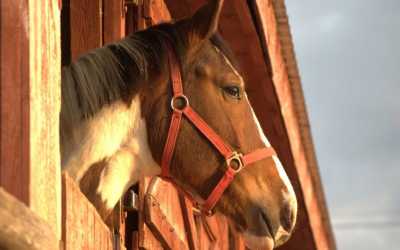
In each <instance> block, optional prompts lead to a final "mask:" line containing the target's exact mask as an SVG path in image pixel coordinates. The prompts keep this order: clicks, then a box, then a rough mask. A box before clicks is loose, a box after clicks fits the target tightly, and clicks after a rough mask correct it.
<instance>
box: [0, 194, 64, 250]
mask: <svg viewBox="0 0 400 250" xmlns="http://www.w3.org/2000/svg"><path fill="white" fill-rule="evenodd" d="M0 201H1V202H0V249H18V250H42V249H49V250H57V249H59V241H58V239H57V236H56V234H55V232H54V229H53V228H52V227H51V226H50V225H49V224H48V223H47V222H46V221H45V220H43V219H42V218H40V217H39V216H38V215H36V213H34V212H32V210H30V209H29V208H28V207H27V206H26V205H25V204H24V203H22V202H21V201H19V200H18V199H16V198H15V197H14V196H13V195H11V194H9V193H7V192H6V191H5V190H4V189H3V188H0Z"/></svg>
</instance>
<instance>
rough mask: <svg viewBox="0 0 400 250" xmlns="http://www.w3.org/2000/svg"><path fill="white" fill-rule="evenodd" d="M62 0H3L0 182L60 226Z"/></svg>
mask: <svg viewBox="0 0 400 250" xmlns="http://www.w3.org/2000/svg"><path fill="white" fill-rule="evenodd" d="M59 15H60V12H59V9H58V1H57V0H36V1H28V0H24V1H14V0H3V1H0V19H1V20H0V34H1V35H0V131H1V132H0V164H1V165H0V185H1V186H2V187H3V188H4V189H5V190H6V191H7V192H9V193H10V194H12V195H14V196H15V197H16V198H18V199H19V200H21V201H22V202H24V203H25V204H26V205H27V206H28V207H29V208H30V209H31V210H32V211H34V212H35V213H36V214H38V215H39V217H41V218H42V219H44V220H45V221H46V222H48V224H49V225H50V227H51V228H52V229H53V230H54V232H56V234H57V235H58V237H60V235H61V230H60V228H61V227H60V213H61V204H60V197H61V196H60V190H61V189H60V188H61V186H60V185H61V181H60V165H59V159H60V158H59V140H58V139H59V138H58V114H59V109H60V46H59V41H60V22H59Z"/></svg>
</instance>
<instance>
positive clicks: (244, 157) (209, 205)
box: [161, 46, 276, 214]
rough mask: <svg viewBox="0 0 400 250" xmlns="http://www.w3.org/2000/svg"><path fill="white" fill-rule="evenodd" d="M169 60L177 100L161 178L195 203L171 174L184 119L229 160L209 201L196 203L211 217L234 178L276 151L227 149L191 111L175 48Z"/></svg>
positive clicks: (165, 148) (175, 100) (170, 53)
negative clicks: (248, 151)
mask: <svg viewBox="0 0 400 250" xmlns="http://www.w3.org/2000/svg"><path fill="white" fill-rule="evenodd" d="M168 47H170V46H168ZM168 60H169V68H170V75H171V81H172V90H173V97H172V99H171V109H172V111H173V112H172V118H171V123H170V127H169V131H168V137H167V141H166V143H165V146H164V152H163V156H162V159H161V177H162V178H164V179H166V180H167V181H169V182H171V183H173V184H174V185H175V186H176V187H177V188H178V189H179V190H181V191H182V192H183V193H184V194H185V195H186V196H188V197H189V198H190V199H191V200H192V201H194V199H193V197H192V196H191V195H190V194H189V193H188V192H186V191H185V190H182V189H181V188H179V187H178V186H177V185H176V183H175V181H174V180H173V179H172V178H171V176H170V173H169V168H170V163H171V160H172V156H173V153H174V150H175V145H176V140H177V137H178V133H179V127H180V124H181V120H182V115H184V116H185V117H186V118H187V119H188V120H189V121H190V122H191V123H192V124H193V125H194V126H195V127H196V128H197V129H198V130H199V131H200V132H201V133H202V134H203V135H204V136H205V137H206V138H207V139H208V140H209V141H210V142H211V144H212V145H213V146H214V147H215V148H216V149H217V150H218V152H219V153H220V154H221V155H222V156H223V157H224V158H225V161H226V165H227V169H226V171H225V174H224V176H223V177H222V178H221V180H220V181H219V182H218V184H217V185H216V186H215V188H214V190H213V191H212V192H211V193H210V195H209V196H208V198H207V199H206V200H205V201H204V202H203V203H202V204H200V203H199V202H195V204H196V205H197V206H198V208H199V209H200V210H201V211H202V212H203V213H206V214H210V213H211V210H212V209H213V207H214V206H215V204H216V203H217V202H218V200H219V199H220V198H221V196H222V194H223V192H224V191H225V189H226V188H227V187H228V186H229V184H230V183H231V182H232V181H233V178H234V177H235V175H236V174H238V173H239V172H240V171H241V170H242V169H243V168H244V167H246V166H247V165H249V164H252V163H254V162H256V161H259V160H262V159H264V158H267V157H272V156H273V155H275V154H276V153H275V151H274V149H273V148H272V147H265V148H260V149H257V150H255V151H253V152H251V153H247V154H241V153H239V152H236V151H233V150H232V149H231V147H230V146H229V145H227V144H226V143H225V142H224V140H223V139H222V138H221V137H220V136H219V135H218V134H217V133H216V132H215V131H214V130H213V129H212V128H210V127H209V126H208V125H207V123H206V122H205V121H204V120H203V119H202V118H201V117H200V115H199V114H197V113H196V111H194V110H193V109H192V108H191V107H190V105H189V99H188V97H187V96H185V95H184V94H183V89H182V78H181V73H180V67H179V63H178V61H177V59H176V57H175V54H174V52H173V50H172V48H168ZM178 100H179V101H181V102H183V104H184V105H183V106H182V105H179V102H178Z"/></svg>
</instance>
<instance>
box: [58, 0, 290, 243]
mask: <svg viewBox="0 0 400 250" xmlns="http://www.w3.org/2000/svg"><path fill="white" fill-rule="evenodd" d="M222 2H223V1H222V0H219V1H210V2H209V3H208V4H207V5H205V6H204V7H203V8H201V9H200V10H199V11H197V13H196V14H195V15H194V16H193V17H191V18H188V19H184V20H181V21H179V22H176V23H175V24H162V25H159V26H155V27H152V28H150V29H147V30H145V31H141V32H137V33H135V34H133V35H131V36H128V37H126V38H125V39H123V40H121V41H119V42H116V43H114V44H110V45H108V46H106V47H103V48H100V49H96V50H94V51H92V52H90V53H88V54H87V55H85V56H83V57H81V58H80V59H79V60H78V61H77V62H75V63H74V64H72V65H70V66H68V67H65V68H64V69H63V78H62V80H63V81H62V109H61V128H60V133H61V157H62V166H63V170H64V171H66V172H68V173H69V175H70V176H71V177H72V178H73V179H74V180H75V181H76V182H77V183H79V185H80V187H81V189H82V192H84V193H85V195H86V196H87V197H88V199H89V200H90V201H91V202H92V203H93V204H94V206H95V207H96V208H97V209H98V211H99V213H100V214H101V216H102V217H103V218H106V217H107V215H108V214H109V213H110V211H111V210H112V209H113V207H114V206H115V205H116V203H117V202H118V200H119V199H120V198H121V196H122V195H123V194H124V192H125V191H126V190H127V189H128V188H129V187H130V186H131V185H133V184H134V183H135V182H137V181H138V180H139V179H140V178H142V177H143V176H156V175H159V174H160V172H161V170H160V161H161V158H162V154H163V147H164V144H165V141H166V137H167V134H168V127H169V122H170V116H171V108H170V100H171V95H172V90H171V85H170V73H171V72H170V68H169V61H168V57H167V54H168V53H167V49H168V46H165V44H168V43H169V44H172V45H173V46H174V50H175V52H176V55H177V57H178V60H179V62H180V66H181V67H180V68H181V74H182V78H183V88H184V91H185V94H186V95H187V96H188V97H189V98H190V105H191V107H193V108H194V109H195V110H196V111H197V112H198V113H199V114H200V115H201V116H202V117H203V119H204V120H205V121H206V122H207V123H208V125H209V126H210V127H212V128H213V129H214V130H215V131H216V132H217V133H218V134H219V135H220V136H221V137H222V138H223V139H224V140H225V141H226V142H227V143H229V144H230V145H232V146H233V147H234V148H235V149H237V150H240V152H244V153H246V152H250V151H253V150H255V149H257V148H260V147H265V146H270V144H269V142H268V140H267V138H266V137H265V135H264V133H263V131H262V129H261V127H260V125H259V122H258V120H257V118H256V116H255V114H254V112H253V110H252V107H251V105H250V103H249V100H248V98H247V95H246V92H245V82H244V80H243V78H242V76H241V74H240V73H239V72H240V70H239V67H238V66H237V64H236V63H235V60H234V58H233V56H232V54H231V53H230V51H229V49H228V48H227V47H226V45H225V44H224V43H223V42H222V40H221V39H220V38H219V36H218V35H216V34H215V31H216V29H217V26H218V20H219V16H220V12H221V8H222ZM225 169H226V164H225V161H224V159H223V158H222V157H221V155H220V154H219V153H218V152H217V151H216V150H215V149H214V148H213V146H212V145H211V144H210V143H209V142H208V141H207V140H206V139H205V137H204V136H203V135H202V134H201V133H199V131H198V130H197V129H196V128H194V127H193V126H192V125H191V124H190V123H189V122H188V121H186V120H183V123H182V125H181V129H180V132H179V136H178V139H177V144H176V148H175V152H174V155H173V158H172V163H171V166H170V171H171V175H172V177H173V178H174V179H175V181H176V182H177V183H178V185H179V186H180V187H181V188H182V189H185V190H186V191H188V192H189V193H191V194H193V195H196V196H199V197H202V198H206V197H207V196H208V194H209V193H210V192H211V191H212V189H213V188H214V186H215V185H216V183H217V182H218V180H219V179H220V178H221V175H222V174H223V173H224V172H223V171H224V170H225ZM216 210H217V211H218V212H220V213H223V214H225V215H226V216H227V217H228V218H230V220H231V221H232V222H233V224H234V225H235V226H236V227H237V229H238V230H240V231H241V232H243V234H244V235H245V239H246V243H247V245H248V246H249V247H250V248H255V249H260V248H262V249H272V248H274V247H276V246H278V245H281V244H282V243H284V242H285V241H286V240H287V239H288V238H289V236H290V234H291V232H292V230H293V227H294V224H295V221H296V213H297V202H296V197H295V194H294V191H293V188H292V186H291V184H290V182H289V180H288V177H287V175H286V173H285V171H284V169H283V167H282V165H281V163H280V161H279V159H278V158H277V157H276V156H273V157H268V158H266V159H263V160H261V161H258V162H256V163H254V164H252V166H251V167H248V168H245V169H243V171H241V172H240V173H239V174H238V175H236V176H235V178H234V180H233V182H232V183H231V185H230V186H229V187H228V188H227V189H226V190H225V192H224V193H223V195H222V198H221V199H220V200H219V201H218V203H217V205H216Z"/></svg>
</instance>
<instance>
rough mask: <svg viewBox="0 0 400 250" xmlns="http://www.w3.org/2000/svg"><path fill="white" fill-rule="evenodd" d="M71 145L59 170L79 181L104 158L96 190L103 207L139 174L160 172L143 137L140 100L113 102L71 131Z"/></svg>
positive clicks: (143, 127) (116, 197) (140, 175)
mask: <svg viewBox="0 0 400 250" xmlns="http://www.w3.org/2000/svg"><path fill="white" fill-rule="evenodd" d="M73 133H74V135H73V138H74V139H73V140H72V141H73V145H72V146H71V145H69V147H68V148H73V150H72V151H71V152H69V153H68V155H70V157H69V159H67V160H66V163H65V165H63V169H64V170H65V171H67V172H68V173H69V174H70V176H71V177H72V178H73V179H74V180H75V181H76V182H78V183H79V182H80V180H81V179H82V177H83V176H84V175H85V173H86V171H88V169H89V168H90V166H92V165H93V164H95V163H97V162H100V161H102V160H105V161H106V162H107V166H106V167H105V169H104V170H103V172H102V173H101V176H100V182H99V186H98V187H97V193H98V194H99V195H100V197H101V199H102V201H103V202H104V204H105V205H106V206H107V208H113V207H114V206H115V204H116V203H117V201H118V200H119V199H120V198H121V196H122V195H123V193H124V192H125V191H126V190H127V188H129V186H131V185H133V184H134V183H135V182H137V181H138V180H139V179H140V178H141V177H143V176H154V175H157V174H159V173H160V167H159V166H158V164H157V163H156V162H155V161H154V159H153V157H152V154H151V152H150V147H149V145H148V140H147V128H146V122H145V120H144V119H143V118H142V117H141V111H140V100H139V97H138V96H137V97H135V98H134V99H133V101H132V103H131V104H130V105H129V106H128V105H126V104H125V103H123V102H116V103H114V104H111V105H109V106H107V107H105V108H103V109H102V110H101V111H100V112H99V113H97V114H96V115H95V116H94V117H92V118H91V119H89V120H87V121H85V122H83V123H82V124H81V125H80V126H77V128H76V129H75V130H74V132H73Z"/></svg>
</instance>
